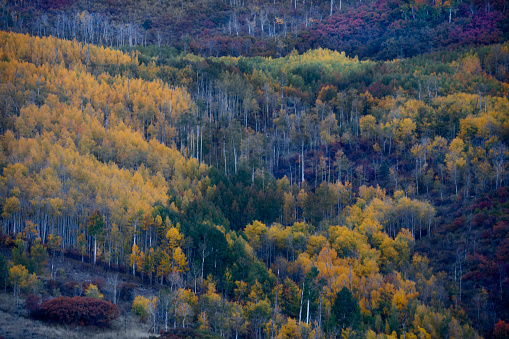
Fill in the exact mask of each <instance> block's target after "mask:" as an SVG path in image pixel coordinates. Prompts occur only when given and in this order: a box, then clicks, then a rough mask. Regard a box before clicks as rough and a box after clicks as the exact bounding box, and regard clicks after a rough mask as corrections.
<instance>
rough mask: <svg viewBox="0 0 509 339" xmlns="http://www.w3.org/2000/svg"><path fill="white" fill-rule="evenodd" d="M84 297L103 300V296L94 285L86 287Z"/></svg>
mask: <svg viewBox="0 0 509 339" xmlns="http://www.w3.org/2000/svg"><path fill="white" fill-rule="evenodd" d="M85 295H86V296H87V297H90V298H95V299H103V298H104V295H103V294H102V293H101V292H100V291H99V288H97V286H96V285H94V284H90V285H88V287H87V289H86V291H85Z"/></svg>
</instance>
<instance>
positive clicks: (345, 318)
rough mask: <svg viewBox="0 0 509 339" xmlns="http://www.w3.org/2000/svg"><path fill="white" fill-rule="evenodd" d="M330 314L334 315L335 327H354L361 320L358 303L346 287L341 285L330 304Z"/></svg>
mask: <svg viewBox="0 0 509 339" xmlns="http://www.w3.org/2000/svg"><path fill="white" fill-rule="evenodd" d="M332 314H333V315H334V319H335V323H336V327H338V328H340V329H345V328H347V327H352V328H355V326H356V325H357V324H358V323H359V321H360V320H361V311H360V308H359V303H358V301H357V299H355V298H354V297H353V295H352V292H350V290H349V289H348V288H346V287H343V288H342V289H341V291H339V293H338V295H337V296H336V299H335V300H334V304H333V305H332Z"/></svg>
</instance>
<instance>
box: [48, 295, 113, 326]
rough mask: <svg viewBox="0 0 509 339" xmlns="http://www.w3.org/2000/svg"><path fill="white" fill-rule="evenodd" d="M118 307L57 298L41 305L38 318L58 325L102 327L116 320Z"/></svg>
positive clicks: (91, 299)
mask: <svg viewBox="0 0 509 339" xmlns="http://www.w3.org/2000/svg"><path fill="white" fill-rule="evenodd" d="M119 315H120V313H119V311H118V307H117V305H115V304H112V303H110V302H107V301H104V300H99V299H94V298H88V297H73V298H69V297H58V298H55V299H52V300H50V301H46V302H44V303H43V304H42V305H41V308H40V310H39V318H41V319H43V320H47V321H50V322H57V323H60V324H71V325H80V326H100V327H104V326H107V325H109V323H110V322H111V321H112V320H114V319H116V318H118V316H119Z"/></svg>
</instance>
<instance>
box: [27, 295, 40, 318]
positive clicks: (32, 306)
mask: <svg viewBox="0 0 509 339" xmlns="http://www.w3.org/2000/svg"><path fill="white" fill-rule="evenodd" d="M25 309H27V310H28V311H29V312H30V314H32V315H33V314H35V313H37V311H39V298H37V296H36V295H35V294H29V295H28V296H27V299H26V300H25Z"/></svg>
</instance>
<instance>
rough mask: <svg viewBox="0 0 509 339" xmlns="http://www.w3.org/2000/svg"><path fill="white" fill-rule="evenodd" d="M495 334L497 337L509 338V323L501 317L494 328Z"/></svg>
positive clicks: (501, 338)
mask: <svg viewBox="0 0 509 339" xmlns="http://www.w3.org/2000/svg"><path fill="white" fill-rule="evenodd" d="M493 336H494V337H495V338H497V339H498V338H500V339H503V338H509V324H508V323H506V322H505V321H503V320H500V319H499V320H498V322H497V323H496V324H495V327H494V328H493Z"/></svg>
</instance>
